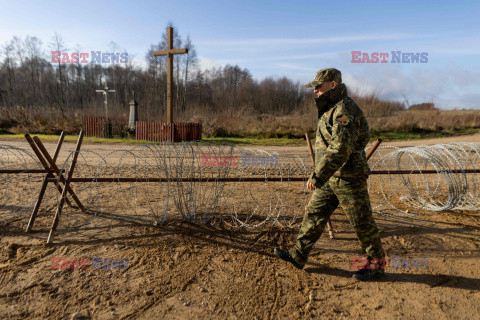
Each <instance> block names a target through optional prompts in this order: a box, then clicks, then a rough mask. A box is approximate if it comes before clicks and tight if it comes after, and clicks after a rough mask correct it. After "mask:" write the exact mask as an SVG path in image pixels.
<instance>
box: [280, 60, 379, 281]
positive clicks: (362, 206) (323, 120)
mask: <svg viewBox="0 0 480 320" xmlns="http://www.w3.org/2000/svg"><path fill="white" fill-rule="evenodd" d="M306 87H314V88H315V89H314V93H315V94H316V95H317V96H318V97H317V98H316V99H315V102H316V105H317V108H318V125H317V132H316V135H317V136H316V141H315V170H314V172H313V173H312V175H311V176H310V178H309V180H308V182H307V189H309V190H313V194H312V197H311V199H310V201H309V203H308V205H307V206H306V207H305V217H304V219H303V222H302V225H301V227H300V232H299V234H298V237H297V241H296V244H295V246H294V247H293V248H292V249H291V250H289V251H286V250H281V249H278V248H275V254H276V255H277V256H279V257H280V258H282V259H284V260H286V261H289V262H291V263H292V264H293V265H294V266H295V267H297V268H299V269H302V268H303V266H304V265H305V263H306V261H307V257H308V254H309V253H310V251H311V250H312V248H313V245H314V244H315V242H317V240H318V239H319V237H320V235H321V234H322V232H323V230H324V228H325V225H326V223H327V221H328V219H329V217H330V215H331V214H332V213H333V211H334V210H335V209H336V208H337V206H338V205H339V204H340V206H341V207H342V208H343V211H344V212H345V214H346V216H347V218H348V220H349V221H350V223H351V224H352V226H353V228H354V230H355V233H356V234H357V237H358V239H359V241H360V244H361V246H362V250H363V252H365V253H366V254H367V259H368V261H369V262H370V261H372V259H375V260H376V259H378V260H377V261H384V260H383V258H384V252H383V249H382V244H381V241H380V236H379V231H378V228H377V226H376V224H375V221H374V219H373V216H372V209H371V206H370V199H369V195H368V190H367V178H368V175H369V174H370V169H369V167H368V163H367V159H366V156H365V146H366V145H367V143H368V141H369V139H370V130H369V127H368V124H367V120H366V118H365V115H364V114H363V112H362V110H361V109H360V108H359V107H358V105H357V104H356V103H355V102H354V101H353V100H352V99H350V98H349V97H348V96H347V88H346V87H345V84H343V83H342V76H341V73H340V71H339V70H337V69H334V68H326V69H322V70H320V71H318V72H317V75H316V77H315V79H314V80H313V81H312V82H311V83H309V84H307V85H306ZM376 266H378V264H376ZM382 269H383V268H381V267H380V268H369V264H368V263H367V264H366V265H365V267H364V268H363V269H361V270H359V271H357V272H355V273H354V275H353V277H354V278H356V279H358V280H370V279H374V278H378V277H380V276H381V275H383V270H382Z"/></svg>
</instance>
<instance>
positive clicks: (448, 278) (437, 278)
mask: <svg viewBox="0 0 480 320" xmlns="http://www.w3.org/2000/svg"><path fill="white" fill-rule="evenodd" d="M313 265H314V267H307V268H305V269H304V270H305V272H308V273H318V274H324V275H331V276H336V277H344V278H351V277H352V272H353V271H347V270H343V269H338V268H331V267H328V266H323V265H320V264H313ZM375 281H378V282H411V283H419V284H425V285H428V286H430V287H431V288H434V287H448V288H456V289H465V290H475V291H480V279H475V278H467V277H461V276H453V275H446V274H424V273H421V274H420V273H418V274H412V273H389V272H388V269H387V270H386V272H385V276H384V277H382V278H381V279H379V280H375Z"/></svg>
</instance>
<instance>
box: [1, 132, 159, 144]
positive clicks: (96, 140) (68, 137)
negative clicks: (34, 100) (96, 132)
mask: <svg viewBox="0 0 480 320" xmlns="http://www.w3.org/2000/svg"><path fill="white" fill-rule="evenodd" d="M30 135H31V136H32V137H33V136H37V137H39V138H40V140H42V141H57V140H58V137H59V135H54V134H33V133H32V134H30ZM4 138H5V140H12V139H25V135H24V134H22V133H14V134H3V133H2V134H0V140H1V139H4ZM77 139H78V136H77V135H66V136H65V139H64V140H63V141H65V142H76V141H77ZM83 141H85V142H90V143H131V144H145V143H152V142H151V141H145V140H135V139H105V138H94V137H84V138H83Z"/></svg>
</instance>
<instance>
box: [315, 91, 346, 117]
mask: <svg viewBox="0 0 480 320" xmlns="http://www.w3.org/2000/svg"><path fill="white" fill-rule="evenodd" d="M345 97H347V87H346V86H345V85H344V84H343V83H341V84H339V85H338V86H337V87H336V88H335V89H332V90H330V91H327V92H325V93H324V94H322V95H321V96H320V97H317V98H315V104H316V105H317V109H318V117H319V118H320V116H321V115H322V114H324V113H325V112H326V111H327V110H328V109H330V108H331V107H332V105H333V104H334V103H336V102H338V101H340V100H341V99H343V98H345Z"/></svg>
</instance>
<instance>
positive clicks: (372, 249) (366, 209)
mask: <svg viewBox="0 0 480 320" xmlns="http://www.w3.org/2000/svg"><path fill="white" fill-rule="evenodd" d="M339 204H340V206H341V207H342V209H343V211H344V212H345V214H346V216H347V218H348V220H349V221H350V223H351V224H352V226H353V229H354V230H355V233H356V234H357V237H358V239H359V242H360V245H361V247H362V251H363V252H365V253H366V254H367V256H368V257H371V258H378V259H382V258H384V256H385V254H384V252H383V249H382V243H381V241H380V235H379V232H378V228H377V225H376V224H375V221H374V219H373V216H372V208H371V205H370V197H369V195H368V189H367V179H366V178H337V177H332V178H330V180H329V181H328V182H327V183H326V184H325V185H324V186H323V187H322V188H320V189H315V191H314V192H313V194H312V197H311V199H310V201H309V202H308V205H307V206H306V207H305V216H304V218H303V222H302V225H301V227H300V232H299V234H298V237H297V241H296V244H295V246H294V247H293V248H292V249H291V250H290V255H291V256H292V257H293V258H294V259H295V261H297V262H298V263H299V264H301V265H304V264H305V262H306V261H307V258H308V254H309V253H310V251H311V250H312V248H313V245H314V244H315V242H317V240H318V238H320V236H321V234H322V232H323V230H324V229H325V225H326V224H327V221H328V218H329V217H330V215H331V214H332V213H333V211H334V210H335V209H336V208H337V206H338V205H339Z"/></svg>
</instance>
